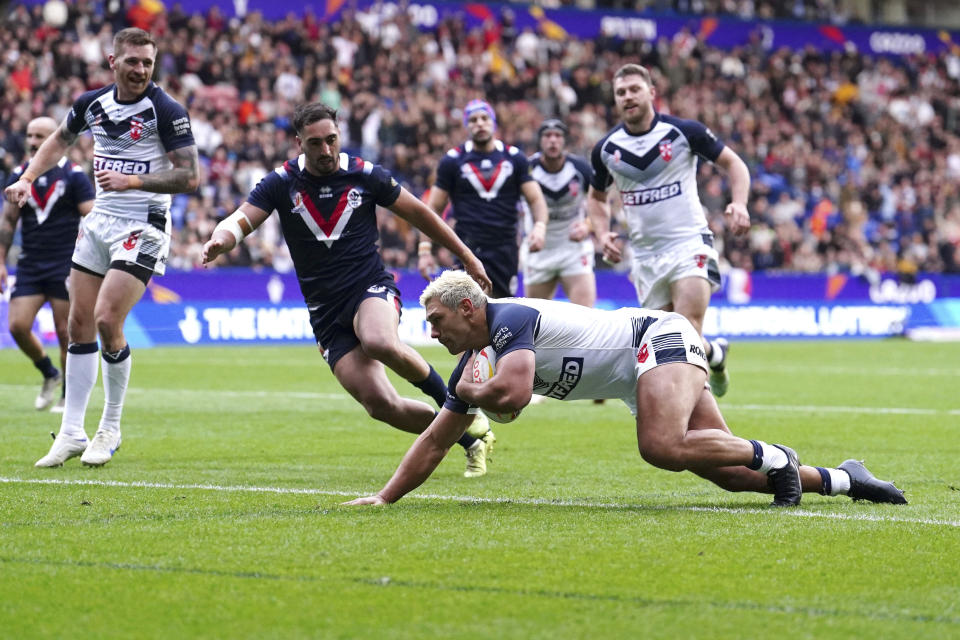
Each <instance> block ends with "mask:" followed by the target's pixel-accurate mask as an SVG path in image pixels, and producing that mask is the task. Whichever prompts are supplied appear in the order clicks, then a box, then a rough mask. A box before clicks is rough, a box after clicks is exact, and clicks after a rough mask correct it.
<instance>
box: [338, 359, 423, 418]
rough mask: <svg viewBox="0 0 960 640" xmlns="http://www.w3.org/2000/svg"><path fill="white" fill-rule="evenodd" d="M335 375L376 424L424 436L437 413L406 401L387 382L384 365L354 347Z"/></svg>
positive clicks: (414, 402)
mask: <svg viewBox="0 0 960 640" xmlns="http://www.w3.org/2000/svg"><path fill="white" fill-rule="evenodd" d="M333 375H334V376H336V378H337V380H338V381H339V382H340V384H341V385H343V388H344V389H346V390H347V392H348V393H349V394H350V395H351V396H353V397H354V399H356V401H357V402H359V403H360V404H361V405H362V406H363V408H364V409H366V411H367V413H368V414H369V415H370V417H371V418H373V419H374V420H380V421H381V422H386V423H387V424H389V425H390V426H392V427H395V428H397V429H400V430H401V431H407V432H409V433H422V432H423V430H424V429H426V428H427V426H428V425H429V424H430V423H431V422H432V421H433V417H434V415H435V414H436V412H435V411H434V410H433V408H432V407H430V405H428V404H427V403H425V402H420V401H418V400H411V399H409V398H403V397H401V396H400V394H398V393H397V390H396V389H394V388H393V385H392V384H390V380H388V379H387V372H386V370H385V369H384V366H383V363H381V362H380V361H378V360H375V359H373V358H371V357H370V356H368V355H367V354H366V353H364V351H363V348H362V347H361V346H359V345H358V346H357V347H354V348H353V349H352V350H351V351H350V352H349V353H348V354H347V355H345V356H343V357H342V358H340V359H339V360H338V361H337V363H336V365H334V368H333Z"/></svg>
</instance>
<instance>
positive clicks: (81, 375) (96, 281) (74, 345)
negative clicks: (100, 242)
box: [35, 269, 103, 467]
mask: <svg viewBox="0 0 960 640" xmlns="http://www.w3.org/2000/svg"><path fill="white" fill-rule="evenodd" d="M102 284H103V278H101V277H100V276H96V275H92V274H89V273H86V272H84V271H78V270H76V269H73V270H71V272H70V295H71V296H72V301H71V304H70V314H69V319H68V321H67V332H68V334H69V338H70V344H69V346H68V347H67V366H66V371H65V378H66V391H67V395H66V399H65V402H64V409H63V416H62V417H61V419H60V431H59V433H58V434H57V436H56V438H55V439H54V441H53V445H52V446H51V448H50V451H49V453H47V455H45V456H44V457H42V458H40V459H39V460H37V462H36V464H35V466H37V467H58V466H60V465H62V464H63V463H64V462H66V461H67V460H69V459H70V458H74V457H76V456H79V455H81V454H82V453H84V452H85V451H86V449H87V446H88V444H89V441H88V439H87V433H86V430H85V429H84V424H83V423H84V416H85V415H86V412H87V403H88V402H89V400H90V392H91V391H93V387H94V385H95V384H96V383H97V372H98V371H99V364H100V363H99V359H98V357H97V354H98V351H99V347H98V345H97V326H96V322H95V320H94V308H95V307H96V302H97V296H98V295H99V293H100V287H101V285H102Z"/></svg>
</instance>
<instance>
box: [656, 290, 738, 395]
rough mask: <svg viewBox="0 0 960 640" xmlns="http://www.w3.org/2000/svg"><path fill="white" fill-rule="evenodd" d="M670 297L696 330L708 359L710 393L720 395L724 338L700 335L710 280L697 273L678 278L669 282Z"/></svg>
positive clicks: (726, 379)
mask: <svg viewBox="0 0 960 640" xmlns="http://www.w3.org/2000/svg"><path fill="white" fill-rule="evenodd" d="M670 297H671V300H672V302H673V304H672V305H671V307H672V310H673V311H676V312H677V313H679V314H680V315H682V316H683V317H685V318H686V319H687V320H689V321H690V324H692V325H693V328H694V329H696V330H697V333H699V334H700V339H701V341H702V342H703V350H704V353H705V354H707V362H709V363H710V369H711V372H710V389H711V390H712V391H713V395H715V396H717V397H720V396H722V395H724V394H725V393H726V392H727V387H729V385H730V375H729V374H728V373H727V362H726V358H727V341H726V340H725V339H723V338H717V339H716V340H713V341H710V340H707V339H706V338H704V337H703V318H704V316H705V315H706V313H707V307H708V306H709V305H710V283H709V282H708V281H707V280H706V279H705V278H701V277H699V276H693V277H690V278H681V279H680V280H676V281H674V282H671V283H670Z"/></svg>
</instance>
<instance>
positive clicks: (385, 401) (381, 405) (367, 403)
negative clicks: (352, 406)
mask: <svg viewBox="0 0 960 640" xmlns="http://www.w3.org/2000/svg"><path fill="white" fill-rule="evenodd" d="M360 404H361V405H363V408H364V409H365V410H366V412H367V415H369V416H370V417H371V418H373V419H374V420H379V421H380V422H387V423H389V422H390V421H391V420H392V419H393V417H394V416H395V415H396V412H397V406H396V403H395V402H394V401H393V400H392V399H391V398H387V397H384V396H381V395H379V394H369V395H366V396H364V397H362V398H360Z"/></svg>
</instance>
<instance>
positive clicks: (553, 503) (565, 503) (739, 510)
mask: <svg viewBox="0 0 960 640" xmlns="http://www.w3.org/2000/svg"><path fill="white" fill-rule="evenodd" d="M0 483H2V484H46V485H62V486H94V487H120V488H130V489H178V490H189V489H194V490H201V491H224V492H235V493H236V492H239V493H277V494H293V495H316V496H341V497H350V498H353V497H357V496H362V495H369V494H370V492H369V491H359V490H358V491H341V490H333V489H297V488H294V487H252V486H244V485H216V484H173V483H167V482H123V481H120V480H72V479H71V480H68V479H62V478H11V477H4V476H0ZM406 497H407V498H418V499H421V500H446V501H451V502H472V503H477V504H519V505H530V506H546V507H573V508H588V509H610V510H623V509H638V508H639V509H646V510H651V511H693V512H706V513H727V514H733V515H748V514H756V515H779V514H785V515H788V516H793V517H797V518H828V519H832V520H849V521H859V522H890V523H904V524H924V525H934V526H943V527H957V528H960V520H935V519H932V518H899V517H885V516H876V515H870V514H846V513H818V512H816V511H808V510H804V509H770V508H768V507H764V508H757V509H750V508H743V507H736V508H734V507H683V506H676V507H672V506H664V505H656V506H652V505H641V504H629V503H627V504H619V503H615V502H576V501H573V500H547V499H545V498H480V497H477V496H447V495H440V494H433V493H412V494H408V495H407V496H406Z"/></svg>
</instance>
